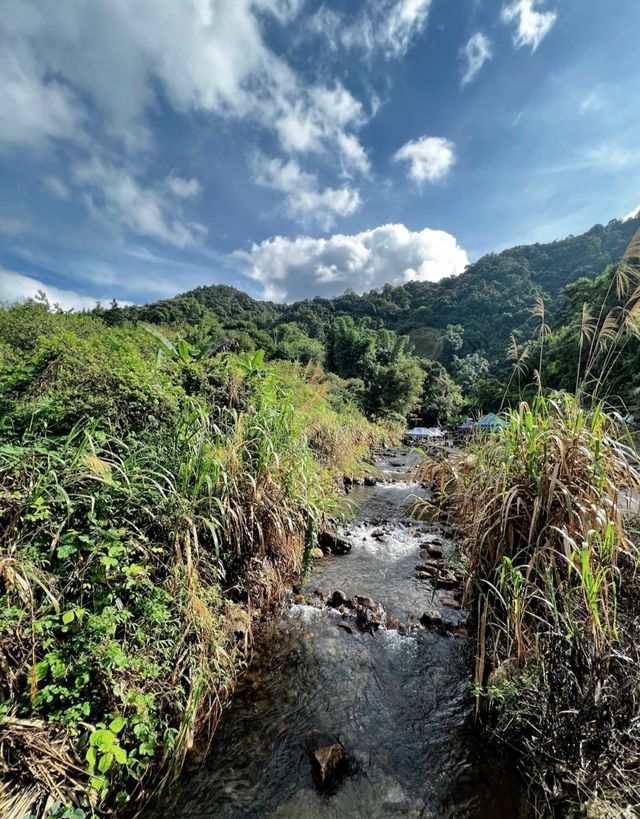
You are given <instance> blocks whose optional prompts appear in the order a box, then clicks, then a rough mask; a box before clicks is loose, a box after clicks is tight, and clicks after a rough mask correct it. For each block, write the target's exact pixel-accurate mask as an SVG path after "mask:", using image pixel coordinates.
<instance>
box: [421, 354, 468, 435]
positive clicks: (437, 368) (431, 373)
mask: <svg viewBox="0 0 640 819" xmlns="http://www.w3.org/2000/svg"><path fill="white" fill-rule="evenodd" d="M420 367H421V368H422V370H423V372H424V374H425V379H424V386H423V388H422V394H421V396H420V407H419V412H420V420H421V421H422V423H423V424H425V426H439V425H441V424H442V425H444V424H449V423H451V421H453V420H454V419H455V417H456V416H457V415H459V414H460V412H461V409H462V405H463V403H464V399H463V398H462V393H461V391H460V387H459V386H458V385H457V384H456V382H455V381H454V380H453V378H451V376H450V375H449V373H448V372H447V371H446V370H445V368H444V367H443V366H442V364H440V363H439V362H438V361H429V359H426V358H425V359H422V361H421V362H420Z"/></svg>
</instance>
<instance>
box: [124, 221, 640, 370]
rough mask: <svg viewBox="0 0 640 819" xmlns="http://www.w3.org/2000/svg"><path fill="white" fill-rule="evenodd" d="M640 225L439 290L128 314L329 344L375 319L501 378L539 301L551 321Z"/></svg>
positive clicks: (482, 265) (499, 258)
mask: <svg viewBox="0 0 640 819" xmlns="http://www.w3.org/2000/svg"><path fill="white" fill-rule="evenodd" d="M639 227H640V216H639V217H637V218H636V219H632V220H628V221H626V222H622V221H619V220H617V219H614V220H612V221H611V222H609V224H608V225H606V226H603V225H595V226H594V227H592V228H591V229H590V230H588V231H587V232H586V233H583V234H581V235H580V236H568V237H567V238H566V239H562V240H559V241H555V242H550V243H548V244H533V245H520V246H518V247H513V248H509V249H508V250H505V251H503V252H502V253H495V254H494V253H492V254H489V255H487V256H483V257H482V258H481V259H479V260H478V261H477V262H475V263H474V264H472V265H470V266H469V267H468V268H467V269H466V270H465V272H464V273H462V274H461V275H460V276H457V277H449V278H446V279H441V280H440V281H438V282H409V283H408V284H405V285H401V286H398V287H393V286H392V285H385V286H384V287H383V288H382V289H381V290H373V291H371V292H370V293H366V294H364V295H362V296H359V295H357V294H356V293H353V292H349V291H347V292H346V293H345V294H344V295H342V296H338V297H337V298H333V299H324V298H315V299H307V300H305V301H301V302H296V303H294V304H289V305H279V304H273V303H271V302H261V301H257V300H255V299H252V298H251V297H250V296H248V295H247V294H245V293H242V292H241V291H239V290H236V289H235V288H233V287H229V286H227V285H213V286H210V287H198V288H197V289H195V290H191V291H189V292H188V293H185V294H183V295H182V296H177V297H176V298H174V299H168V300H166V301H161V302H156V303H155V304H150V305H145V306H143V307H134V308H128V312H130V314H131V315H135V317H137V318H140V319H142V320H144V321H153V322H159V323H167V322H171V321H176V320H184V321H187V322H194V321H198V320H200V319H201V318H202V315H203V312H204V311H202V310H201V309H200V308H202V307H205V308H207V309H208V310H211V311H212V312H213V313H214V314H215V316H216V317H217V318H218V319H219V320H220V321H221V323H222V324H225V325H228V324H229V323H230V322H231V323H233V324H239V323H241V322H243V321H245V322H251V323H252V324H253V325H255V326H256V327H258V328H259V329H263V330H271V329H273V328H274V327H275V326H277V325H279V324H283V323H290V322H296V323H297V324H299V325H300V326H301V327H302V328H303V329H304V330H305V331H306V332H307V333H308V334H309V335H310V336H312V337H314V338H321V339H322V338H323V328H324V326H325V325H326V324H327V322H330V321H332V320H333V319H334V318H336V317H338V316H352V317H353V318H354V319H361V318H369V319H371V321H372V326H373V327H375V328H380V327H386V328H388V329H392V330H395V331H396V332H397V333H399V334H406V335H409V336H410V338H411V340H412V341H413V343H414V345H415V350H416V353H418V354H419V355H423V356H426V357H428V358H430V359H435V360H438V361H442V362H443V363H444V364H445V365H447V366H448V365H450V364H451V360H452V356H453V353H454V352H456V353H457V354H458V355H459V356H464V355H467V354H469V353H474V352H479V353H481V354H482V355H484V356H486V357H487V358H488V360H489V362H490V365H491V369H492V371H494V372H496V373H500V372H501V371H502V369H503V367H504V364H505V349H506V347H507V344H508V341H509V336H510V334H511V332H513V331H516V334H518V333H521V335H522V337H523V338H528V337H530V334H531V332H530V331H531V329H532V325H531V323H530V322H529V321H528V320H529V318H530V311H531V307H532V305H533V303H534V302H535V299H536V298H537V297H539V296H541V297H542V298H544V299H545V300H546V301H547V308H548V314H549V315H550V316H551V317H553V315H554V313H555V311H556V307H557V305H558V303H559V302H558V296H559V294H560V291H561V290H562V289H563V288H564V287H565V286H566V285H568V284H570V283H572V282H574V281H576V280H577V279H579V278H581V277H589V278H594V277H595V276H597V275H599V274H600V273H602V271H603V270H604V268H605V267H606V266H607V265H610V264H613V263H615V262H617V261H618V260H619V259H620V257H621V256H622V254H623V252H624V249H625V247H626V246H627V244H628V243H629V241H630V240H631V237H632V236H633V234H634V233H635V231H636V230H638V228H639ZM448 325H462V328H463V330H464V333H463V334H462V345H461V346H460V347H458V349H456V345H455V344H450V343H447V327H448Z"/></svg>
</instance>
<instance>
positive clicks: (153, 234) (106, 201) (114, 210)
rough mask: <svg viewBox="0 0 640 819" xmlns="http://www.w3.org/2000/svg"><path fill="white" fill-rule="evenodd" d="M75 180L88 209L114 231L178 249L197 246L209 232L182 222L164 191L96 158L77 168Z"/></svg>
mask: <svg viewBox="0 0 640 819" xmlns="http://www.w3.org/2000/svg"><path fill="white" fill-rule="evenodd" d="M73 178H74V181H75V183H76V184H77V185H78V186H79V187H80V188H81V189H82V190H83V192H84V198H85V202H86V204H87V206H88V207H89V210H90V211H91V212H92V213H93V214H94V215H95V216H97V217H98V218H100V219H103V220H104V221H105V222H106V223H107V224H109V225H110V226H112V227H114V228H118V229H126V230H130V231H132V232H133V233H136V234H138V235H139V236H148V237H149V238H152V239H159V240H161V241H163V242H167V243H168V244H171V245H174V246H175V247H178V248H185V247H188V246H189V245H193V244H196V243H197V242H198V240H199V239H201V238H202V236H203V234H204V233H205V232H206V231H205V228H204V227H203V226H202V225H199V224H197V223H194V222H186V221H184V220H183V219H181V218H180V215H179V212H178V211H177V210H176V207H175V204H174V203H173V202H172V201H171V199H170V198H168V196H167V195H165V193H164V192H163V191H162V190H161V189H157V188H152V187H144V186H143V185H141V184H140V183H139V182H138V181H137V180H136V179H135V177H134V176H133V175H132V174H131V173H129V172H128V171H126V170H124V169H123V168H117V167H115V166H114V165H111V164H108V163H105V162H102V161H101V160H99V159H97V158H93V159H91V160H90V161H88V162H84V163H78V164H77V165H75V166H74V168H73ZM182 181H185V180H182ZM192 181H195V180H192Z"/></svg>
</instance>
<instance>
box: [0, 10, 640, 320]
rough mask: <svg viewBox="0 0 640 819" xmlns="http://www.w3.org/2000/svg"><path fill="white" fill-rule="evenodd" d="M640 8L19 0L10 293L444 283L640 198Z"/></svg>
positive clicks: (87, 301) (9, 104)
mask: <svg viewBox="0 0 640 819" xmlns="http://www.w3.org/2000/svg"><path fill="white" fill-rule="evenodd" d="M639 33H640V3H638V2H637V0H607V2H606V3H605V2H603V0H324V2H320V0H128V1H127V0H92V2H91V3H86V2H84V0H56V2H55V3H54V2H53V0H21V2H20V3H9V4H6V7H5V8H4V10H3V15H2V19H1V20H0V45H1V48H0V78H1V82H2V85H1V86H0V87H1V88H2V93H1V94H0V173H1V175H2V176H1V178H2V185H1V187H0V300H2V299H5V300H7V299H17V298H21V297H25V296H29V295H33V293H34V292H35V291H36V289H37V288H42V289H44V290H45V291H46V292H47V293H48V294H49V296H50V297H51V298H52V300H57V301H59V302H60V304H61V305H63V306H65V307H71V306H78V307H81V306H90V305H91V304H93V303H94V302H95V300H96V299H102V300H109V299H111V298H117V299H118V300H120V301H122V302H145V301H152V300H155V299H158V298H166V297H169V296H171V295H174V294H176V293H179V292H183V291H185V290H188V289H190V288H192V287H195V286H197V285H201V284H214V283H220V282H224V283H230V284H233V285H235V286H237V287H240V288H241V289H244V290H247V291H248V292H250V293H251V294H252V295H254V296H259V297H260V296H264V297H268V298H273V299H275V300H286V301H291V300H294V299H298V298H304V297H307V296H313V295H326V296H331V295H335V294H338V293H340V292H343V291H344V290H345V289H346V288H347V287H351V288H353V289H354V290H356V291H358V292H363V291H365V290H369V289H371V288H373V287H379V286H381V285H382V284H383V283H385V282H392V283H396V284H397V283H402V282H404V281H409V280H412V279H429V280H435V279H438V278H440V277H442V276H444V275H450V274H455V273H459V272H461V270H462V269H464V266H465V264H466V263H467V262H468V261H470V260H471V261H472V260H474V259H476V258H478V257H479V256H480V255H482V254H483V253H486V252H489V251H492V250H500V249H502V248H504V247H508V246H510V245H514V244H523V243H528V242H532V241H547V240H551V239H554V238H560V237H562V236H564V235H567V234H568V233H579V232H582V231H584V230H585V229H587V228H589V227H590V226H591V225H592V224H594V223H597V222H607V221H608V220H609V219H611V218H614V217H624V216H625V215H626V214H628V213H629V212H631V211H633V210H634V209H635V208H636V206H637V205H638V203H639V202H640V116H639V115H638V113H637V99H638V92H639V91H640V60H638V58H637V39H638V34H639Z"/></svg>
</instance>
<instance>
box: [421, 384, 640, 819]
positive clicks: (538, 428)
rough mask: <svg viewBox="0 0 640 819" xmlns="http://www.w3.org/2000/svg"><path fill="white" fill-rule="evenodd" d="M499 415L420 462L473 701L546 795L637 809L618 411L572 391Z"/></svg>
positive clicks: (625, 468) (628, 485)
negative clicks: (452, 553) (450, 552)
mask: <svg viewBox="0 0 640 819" xmlns="http://www.w3.org/2000/svg"><path fill="white" fill-rule="evenodd" d="M504 418H505V426H504V428H503V429H502V430H501V432H500V433H499V434H482V436H481V440H478V441H477V442H476V443H475V444H473V445H472V446H471V447H470V448H469V449H468V450H467V451H466V452H465V453H464V454H463V455H461V456H460V457H458V458H454V459H452V460H450V461H447V462H445V463H443V464H439V465H426V466H425V467H423V469H424V474H423V477H425V478H429V479H430V480H431V481H432V485H433V488H434V490H435V494H436V496H437V497H438V498H440V502H441V504H442V506H441V508H440V509H439V510H438V511H439V512H440V513H442V512H443V511H445V512H446V514H447V515H448V519H449V521H450V523H451V524H452V526H453V527H454V529H455V531H456V532H457V535H458V537H459V539H460V541H461V543H462V546H463V553H464V556H465V559H466V562H467V571H468V578H469V579H468V581H467V587H466V599H467V602H468V604H471V605H472V606H473V608H474V610H475V621H476V640H477V645H476V661H475V683H476V694H477V697H478V705H479V706H481V707H482V709H483V711H484V712H485V713H486V709H487V708H488V709H489V712H488V713H489V718H488V724H490V725H492V726H493V729H494V730H495V731H496V732H497V734H498V736H499V737H500V739H501V740H503V741H504V742H507V743H508V744H509V745H510V746H516V747H518V748H519V750H520V752H521V754H522V755H523V756H524V759H525V760H526V762H525V764H524V771H525V773H526V774H527V775H528V776H531V777H532V778H533V779H534V781H535V783H536V787H537V788H540V787H542V790H543V791H544V792H545V794H546V797H547V798H548V799H549V800H550V803H551V802H554V801H557V800H558V799H559V798H561V797H566V796H568V795H571V794H572V795H573V796H574V798H576V799H578V801H584V800H586V799H587V798H588V796H590V795H593V794H594V793H597V792H600V793H602V792H603V791H604V792H605V793H607V792H609V793H610V792H611V791H615V792H616V794H617V798H619V799H620V798H621V799H625V798H627V799H628V800H630V801H631V803H632V804H635V805H640V788H639V787H638V782H637V777H635V776H634V775H633V774H632V772H631V771H630V770H629V768H628V766H629V765H630V764H633V762H632V761H633V759H634V758H635V757H636V755H637V752H638V749H639V748H640V744H639V741H640V731H638V725H639V724H640V702H639V701H638V697H637V696H636V695H635V694H631V693H630V692H632V691H633V690H634V689H635V690H640V689H638V688H637V687H638V685H639V684H640V672H639V671H638V661H639V660H640V653H639V651H638V644H637V637H638V628H637V605H638V602H639V601H640V598H638V597H637V595H638V591H639V590H640V586H639V584H638V579H637V577H636V570H637V567H638V559H639V549H638V542H637V540H636V538H635V536H634V537H632V535H631V534H630V532H629V527H628V524H627V520H626V516H627V511H628V500H629V499H630V498H636V499H637V497H638V493H639V492H640V473H639V472H638V469H637V468H636V465H635V464H636V463H637V458H636V454H635V451H634V450H633V447H632V445H631V442H630V441H628V440H627V438H626V437H625V435H624V430H623V428H621V426H620V421H619V419H616V418H615V417H614V416H611V415H609V414H607V413H606V412H605V411H604V409H603V407H602V406H601V405H596V406H595V407H593V408H591V409H590V410H585V409H584V408H583V407H581V405H580V403H579V402H578V401H577V399H576V398H575V397H573V396H568V395H558V396H555V397H543V396H538V397H537V398H535V399H534V401H533V403H532V404H531V405H528V404H526V403H522V404H520V406H519V407H518V408H516V409H511V410H508V411H507V412H506V413H505V416H504ZM432 511H433V509H432ZM596 726H597V728H596ZM594 731H595V732H596V733H595V734H594ZM634 783H635V784H634ZM545 811H551V808H550V807H549V806H548V805H547V806H546V807H545V808H544V809H543V814H544V815H547V814H546V813H545Z"/></svg>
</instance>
